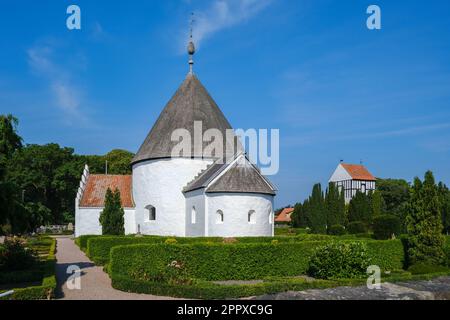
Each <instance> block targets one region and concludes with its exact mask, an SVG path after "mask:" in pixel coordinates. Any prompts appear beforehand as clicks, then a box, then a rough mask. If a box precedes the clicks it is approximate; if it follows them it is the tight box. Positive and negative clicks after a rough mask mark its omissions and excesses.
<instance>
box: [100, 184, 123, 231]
mask: <svg viewBox="0 0 450 320" xmlns="http://www.w3.org/2000/svg"><path fill="white" fill-rule="evenodd" d="M124 214H125V212H124V210H123V208H122V204H121V201H120V191H119V190H118V189H116V190H115V191H114V192H112V191H111V189H110V188H108V190H106V196H105V208H104V209H103V211H102V212H101V213H100V218H99V221H100V224H101V225H102V233H103V234H104V235H123V234H125V228H124V223H125V222H124Z"/></svg>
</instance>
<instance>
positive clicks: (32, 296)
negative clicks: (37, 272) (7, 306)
mask: <svg viewBox="0 0 450 320" xmlns="http://www.w3.org/2000/svg"><path fill="white" fill-rule="evenodd" d="M51 240H52V244H51V246H50V250H49V254H48V257H47V259H46V260H45V261H44V262H43V263H44V265H43V278H42V284H41V285H40V286H33V287H27V288H19V289H13V290H14V293H13V294H11V295H9V296H6V297H3V298H0V300H44V299H51V298H53V297H54V293H55V289H56V275H55V265H56V257H55V253H56V240H55V239H51Z"/></svg>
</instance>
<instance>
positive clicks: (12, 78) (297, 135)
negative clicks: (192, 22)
mask: <svg viewBox="0 0 450 320" xmlns="http://www.w3.org/2000/svg"><path fill="white" fill-rule="evenodd" d="M70 4H77V5H79V6H80V8H81V12H82V30H80V31H69V30H68V29H67V28H66V25H65V21H66V18H67V15H66V8H67V6H68V5H70ZM370 4H377V5H379V6H380V7H381V10H382V30H380V31H369V30H368V29H367V28H366V19H367V14H366V8H367V7H368V6H369V5H370ZM192 11H193V12H195V13H196V16H197V23H196V27H195V28H196V29H195V32H194V35H195V37H196V40H197V46H198V51H197V53H196V55H195V61H196V64H195V72H196V74H197V75H198V77H199V78H200V79H201V81H202V82H203V84H204V85H205V86H206V87H207V89H208V90H209V92H210V93H211V95H212V96H213V97H214V99H215V100H216V102H217V103H218V104H219V106H220V107H221V109H222V111H223V112H224V113H225V115H226V116H227V118H228V119H229V121H230V122H231V124H232V125H233V127H235V128H244V129H248V128H279V129H280V144H281V146H280V171H279V173H278V174H277V175H276V176H273V177H271V179H272V181H273V182H274V183H275V184H276V185H277V187H278V189H279V194H278V196H277V200H276V205H277V206H282V205H287V204H290V203H295V202H296V201H299V200H302V199H304V198H305V197H306V196H307V195H308V194H309V192H310V190H311V188H312V185H313V184H314V183H316V182H322V183H324V184H325V183H326V181H327V180H328V178H329V177H330V175H331V173H332V172H333V170H334V169H335V167H336V165H337V164H338V163H339V160H340V159H344V160H345V161H346V162H353V163H359V162H360V161H361V160H362V161H363V163H364V164H365V165H366V166H367V167H368V168H369V169H370V171H372V173H373V174H374V175H376V176H378V177H392V178H405V179H407V180H409V181H410V180H411V179H412V178H413V177H414V176H417V175H423V173H424V172H425V171H426V170H427V169H431V170H433V171H434V172H435V175H436V177H437V179H439V180H443V181H444V182H446V183H448V184H450V20H449V19H448V12H449V11H450V3H449V2H448V1H440V0H434V1H382V0H374V1H370V2H369V1H362V0H353V1H339V0H334V1H331V0H302V1H300V0H298V1H288V0H277V1H275V0H272V1H270V0H260V1H255V0H233V1H231V0H230V1H218V0H211V1H196V0H191V1H187V0H186V1H143V0H142V1H100V0H99V1H86V0H72V1H62V0H60V1H53V0H47V1H45V0H42V1H31V0H29V1H23V0H17V1H13V2H12V1H11V2H8V3H4V2H3V3H2V4H1V5H0V39H1V40H0V41H1V47H0V48H1V50H0V113H13V114H14V115H16V116H17V117H18V118H19V119H20V134H21V135H22V136H23V137H24V139H25V141H26V142H27V143H39V144H43V143H48V142H57V143H59V144H60V145H62V146H70V147H74V148H75V150H76V152H78V153H81V154H104V153H106V152H108V151H109V150H111V149H113V148H123V149H127V150H130V151H133V152H136V150H137V149H138V147H139V145H140V144H141V143H142V141H143V139H144V138H145V136H146V134H147V132H148V131H149V129H150V128H151V126H152V125H153V123H154V121H155V120H156V118H157V116H158V114H159V113H160V111H161V110H162V108H163V107H164V105H165V103H166V102H167V101H168V99H169V98H170V97H171V95H172V94H173V93H174V91H175V90H176V88H177V87H178V86H179V84H180V83H181V82H182V80H183V79H184V77H185V76H186V73H187V70H188V65H187V56H186V54H185V45H186V38H187V33H188V21H189V16H190V12H192Z"/></svg>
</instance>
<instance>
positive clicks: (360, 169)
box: [341, 163, 376, 181]
mask: <svg viewBox="0 0 450 320" xmlns="http://www.w3.org/2000/svg"><path fill="white" fill-rule="evenodd" d="M341 166H342V167H343V168H344V169H345V171H347V172H348V174H349V175H350V176H351V177H352V179H353V180H366V181H375V180H376V178H375V177H374V176H373V175H372V174H371V173H370V172H369V170H367V168H366V167H364V166H363V165H361V164H346V163H341Z"/></svg>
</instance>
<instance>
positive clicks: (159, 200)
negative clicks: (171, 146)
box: [133, 158, 212, 237]
mask: <svg viewBox="0 0 450 320" xmlns="http://www.w3.org/2000/svg"><path fill="white" fill-rule="evenodd" d="M211 163H212V160H204V159H184V158H173V159H156V160H149V161H145V162H140V163H137V164H135V165H134V166H133V199H134V202H135V205H136V225H138V224H139V225H140V231H141V233H142V234H150V235H172V236H179V237H183V236H185V235H186V198H185V196H184V194H183V192H182V190H183V188H184V187H185V186H186V185H187V184H188V183H189V182H191V181H192V180H193V179H194V177H195V176H197V174H199V173H200V171H202V170H204V169H206V167H207V166H208V164H211ZM148 205H152V206H154V207H155V208H156V221H148V210H147V209H145V207H146V206H148Z"/></svg>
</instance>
